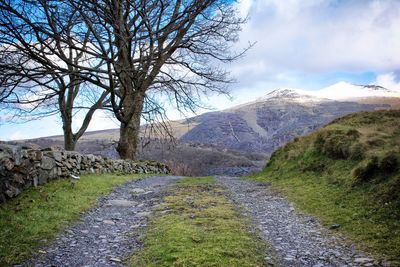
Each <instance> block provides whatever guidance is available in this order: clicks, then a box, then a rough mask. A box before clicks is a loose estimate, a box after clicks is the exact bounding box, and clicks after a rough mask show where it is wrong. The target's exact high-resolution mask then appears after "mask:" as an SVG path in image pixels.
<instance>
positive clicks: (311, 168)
mask: <svg viewBox="0 0 400 267" xmlns="http://www.w3.org/2000/svg"><path fill="white" fill-rule="evenodd" d="M325 168H326V166H325V164H324V163H323V162H315V161H314V162H310V163H308V164H304V165H303V166H302V167H301V171H302V172H317V173H319V172H323V171H324V170H325Z"/></svg>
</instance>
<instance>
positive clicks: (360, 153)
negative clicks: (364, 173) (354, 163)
mask: <svg viewBox="0 0 400 267" xmlns="http://www.w3.org/2000/svg"><path fill="white" fill-rule="evenodd" d="M366 150H367V149H366V147H365V145H363V144H362V143H359V142H357V143H355V144H353V145H352V146H351V147H350V153H349V154H350V155H349V156H350V159H352V160H362V159H364V157H365V152H366Z"/></svg>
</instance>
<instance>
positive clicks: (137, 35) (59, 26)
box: [0, 0, 244, 159]
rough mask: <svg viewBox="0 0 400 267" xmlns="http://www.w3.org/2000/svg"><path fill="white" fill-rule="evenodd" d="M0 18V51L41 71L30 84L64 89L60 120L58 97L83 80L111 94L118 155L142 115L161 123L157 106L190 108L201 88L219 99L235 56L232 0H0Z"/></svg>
mask: <svg viewBox="0 0 400 267" xmlns="http://www.w3.org/2000/svg"><path fill="white" fill-rule="evenodd" d="M0 12H1V13H0V16H1V17H2V19H1V20H0V28H1V29H2V30H0V39H1V38H2V37H5V38H4V39H5V40H6V41H2V42H3V45H5V46H7V45H11V46H13V47H15V48H17V50H18V51H20V52H21V53H22V54H23V56H27V57H28V58H29V59H30V60H34V61H35V62H36V63H37V64H38V65H39V66H42V67H43V69H44V71H43V73H44V74H45V75H44V76H45V77H46V79H44V80H45V81H44V82H43V81H42V78H41V79H38V78H35V79H34V80H35V82H36V83H38V84H39V85H40V86H44V87H46V88H49V87H50V86H48V85H49V84H51V82H55V83H56V84H57V85H58V84H61V85H62V86H64V87H63V88H66V89H65V90H64V89H62V90H60V87H58V89H57V92H64V93H65V94H63V93H61V95H62V96H63V97H62V98H60V97H59V99H60V100H61V101H59V108H60V110H61V115H62V117H63V121H64V117H66V118H68V116H69V114H64V113H65V112H63V111H64V110H65V107H64V105H63V103H62V102H63V99H65V98H66V97H67V96H70V95H71V96H72V97H71V98H70V99H71V100H70V102H71V101H72V102H73V100H74V96H75V92H77V90H79V88H80V86H81V85H82V84H91V85H92V86H96V87H97V88H101V89H102V90H104V94H101V96H104V95H106V94H107V93H109V94H110V106H109V107H110V108H111V109H112V111H113V113H114V115H115V117H116V118H117V119H118V120H119V121H120V123H121V126H120V139H119V143H118V152H119V154H120V156H121V158H126V159H133V158H134V157H135V153H136V148H137V145H138V142H139V132H140V123H141V118H143V119H145V120H146V121H148V122H155V121H157V120H158V119H160V120H161V121H163V120H164V119H165V118H166V116H165V105H164V104H165V103H174V104H175V106H176V108H177V109H178V110H179V111H182V112H184V111H187V110H189V111H195V110H196V109H197V108H198V107H199V106H200V105H201V99H202V97H203V96H204V95H205V94H207V93H208V92H217V93H223V94H226V93H227V84H229V83H230V82H232V80H231V79H230V78H229V76H228V73H227V72H226V71H225V70H224V69H223V68H221V67H220V65H221V64H222V63H228V62H231V61H233V60H235V59H237V58H238V57H240V56H241V55H242V54H243V52H244V51H242V52H240V53H231V52H230V51H231V46H232V44H233V43H234V42H235V41H237V38H238V33H239V31H240V27H241V25H242V24H243V23H244V20H243V19H241V18H239V17H238V16H237V11H236V10H235V6H234V2H233V1H225V0H61V1H49V0H20V1H12V0H0ZM9 25H11V26H9ZM37 44H39V45H37ZM53 44H54V45H53ZM66 49H67V50H69V51H74V53H71V52H70V53H66V52H65V50H66ZM49 51H50V52H49ZM49 55H51V57H53V58H50V57H49ZM54 56H55V57H56V58H57V60H60V61H61V62H62V63H63V64H56V63H55V60H54ZM82 56H84V57H85V59H84V60H82V58H81V57H82ZM48 72H50V73H51V74H50V75H48ZM33 73H34V74H35V72H33ZM43 73H40V75H41V74H43ZM35 75H36V74H35ZM35 75H30V77H29V78H31V77H33V76H35ZM62 79H64V80H63V81H64V82H61V80H62ZM30 80H31V79H30ZM38 81H40V82H38ZM50 81H51V82H50ZM53 90H54V88H53ZM57 96H60V95H59V94H57ZM46 97H47V95H46ZM46 97H45V98H46ZM104 97H106V96H104ZM41 100H42V99H41ZM43 100H47V99H43ZM60 102H61V103H60ZM65 103H68V98H67V101H65ZM101 103H103V102H101ZM103 104H104V103H103ZM66 106H67V110H68V108H71V107H70V106H69V107H68V105H66ZM65 121H66V122H67V123H68V120H65ZM162 125H164V124H162ZM66 136H67V134H66Z"/></svg>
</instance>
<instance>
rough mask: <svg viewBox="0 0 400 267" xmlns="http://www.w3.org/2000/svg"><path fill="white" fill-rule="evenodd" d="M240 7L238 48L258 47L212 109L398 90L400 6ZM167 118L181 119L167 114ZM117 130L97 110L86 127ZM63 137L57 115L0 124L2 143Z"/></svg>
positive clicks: (253, 3) (322, 1)
mask: <svg viewBox="0 0 400 267" xmlns="http://www.w3.org/2000/svg"><path fill="white" fill-rule="evenodd" d="M238 5H239V8H240V12H241V14H242V15H246V14H248V15H249V21H248V23H247V24H246V25H245V26H244V27H243V31H242V33H241V38H240V41H239V42H238V43H237V47H236V48H238V49H239V48H241V47H244V46H246V44H248V43H249V42H256V44H255V46H254V47H253V48H252V49H251V50H250V51H249V52H248V53H247V55H246V57H244V58H243V59H240V60H239V61H237V62H235V63H233V64H232V65H230V66H227V67H228V69H229V70H230V71H231V74H232V76H233V77H234V78H235V79H236V80H237V83H236V84H234V85H233V86H232V87H231V94H232V100H228V99H227V98H225V97H222V96H210V97H209V98H208V99H205V102H206V103H207V104H209V105H210V106H213V107H214V108H215V109H224V108H228V107H230V106H233V105H237V104H241V103H245V102H247V101H251V100H253V99H254V98H257V97H259V96H262V95H265V94H266V93H268V92H269V91H271V90H273V89H277V88H283V87H290V88H299V89H305V90H317V89H321V88H324V87H327V86H330V85H332V84H335V83H337V82H340V81H345V82H349V83H354V84H379V85H382V86H385V87H388V88H392V89H400V1H397V0H385V1H381V0H346V1H339V0H307V1H304V0H285V1H282V0H242V1H240V2H239V3H238ZM170 117H171V118H172V119H177V118H178V117H179V116H178V114H177V113H176V112H174V110H170ZM77 119H78V121H79V118H77ZM117 127H118V123H117V122H116V121H112V120H111V119H110V116H109V115H105V114H102V113H98V114H97V115H96V116H95V119H94V121H93V122H92V124H91V126H90V128H89V129H90V130H98V129H105V128H117ZM61 133H62V130H61V124H60V121H59V119H58V118H54V117H53V118H46V119H44V120H38V121H33V122H29V123H25V124H10V123H6V122H4V121H0V140H9V139H20V138H32V137H40V136H47V135H53V134H61Z"/></svg>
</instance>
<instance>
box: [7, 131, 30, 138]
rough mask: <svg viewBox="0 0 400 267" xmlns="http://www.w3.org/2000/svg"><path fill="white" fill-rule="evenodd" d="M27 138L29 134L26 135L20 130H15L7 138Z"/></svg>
mask: <svg viewBox="0 0 400 267" xmlns="http://www.w3.org/2000/svg"><path fill="white" fill-rule="evenodd" d="M28 138H29V135H27V134H25V133H23V132H21V131H16V132H15V133H13V134H12V135H11V136H10V137H9V138H8V140H22V139H28Z"/></svg>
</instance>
